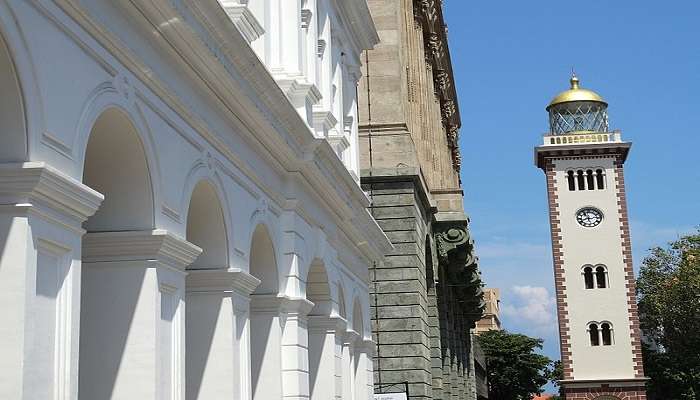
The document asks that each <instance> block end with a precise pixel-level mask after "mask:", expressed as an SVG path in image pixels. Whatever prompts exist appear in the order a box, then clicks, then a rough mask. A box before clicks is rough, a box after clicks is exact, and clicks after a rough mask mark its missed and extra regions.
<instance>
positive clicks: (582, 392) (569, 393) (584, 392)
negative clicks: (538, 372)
mask: <svg viewBox="0 0 700 400" xmlns="http://www.w3.org/2000/svg"><path fill="white" fill-rule="evenodd" d="M602 396H611V397H613V398H616V399H620V400H646V399H647V395H646V391H645V389H644V386H635V387H613V388H611V387H608V386H607V385H602V387H589V388H566V387H565V388H564V397H565V398H566V400H583V399H585V400H595V399H598V398H600V397H602ZM606 398H607V397H603V399H606Z"/></svg>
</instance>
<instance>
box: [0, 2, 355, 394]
mask: <svg viewBox="0 0 700 400" xmlns="http://www.w3.org/2000/svg"><path fill="white" fill-rule="evenodd" d="M4 7H5V6H2V5H0V8H3V11H5V10H4ZM5 17H6V14H5V13H0V19H2V23H1V24H0V29H2V31H3V32H2V35H0V86H1V87H2V88H3V93H2V99H1V100H2V103H1V104H0V128H1V129H0V130H1V131H2V138H3V142H2V146H0V162H2V163H14V162H23V161H27V160H29V159H30V155H31V157H34V155H35V154H39V151H38V150H37V146H36V145H35V144H36V143H37V142H38V137H41V134H42V133H43V131H44V129H41V128H40V125H41V122H40V121H41V118H40V115H41V112H40V110H41V108H40V107H39V106H37V105H36V104H34V102H35V101H37V99H38V98H39V96H38V95H37V94H36V93H38V90H34V89H35V88H34V86H32V83H33V82H35V81H36V80H35V79H32V78H31V77H30V78H27V76H28V74H31V71H32V69H31V68H30V67H29V65H30V62H29V61H28V60H26V59H25V58H26V57H27V54H28V53H26V52H20V51H17V49H14V48H13V49H12V50H13V51H12V52H11V51H10V49H9V48H8V45H7V42H6V41H5V37H4V36H5V34H7V30H8V29H10V28H12V27H14V25H12V24H10V23H8V21H7V20H6V18H5ZM13 35H14V36H17V33H16V32H14V31H13ZM13 43H18V41H17V40H14V41H13ZM17 57H19V59H18V58H17ZM16 65H18V66H19V68H15V66H16ZM20 73H21V74H22V75H23V77H24V78H26V79H23V80H22V85H20V78H19V76H20ZM107 86H109V85H108V84H107V85H105V87H106V88H104V90H97V91H96V92H95V93H94V96H95V97H94V98H91V99H90V101H89V102H88V103H89V106H88V107H87V108H86V109H85V112H84V113H83V115H84V116H87V117H85V118H84V119H82V120H81V124H86V125H87V126H86V127H85V129H82V128H81V127H80V126H79V127H78V131H79V133H78V139H77V143H73V144H74V149H78V151H80V153H78V154H68V153H70V152H71V151H72V150H71V149H69V150H68V153H66V154H68V155H69V156H71V157H67V158H68V159H75V160H76V163H75V166H74V167H73V168H74V169H73V170H70V171H69V170H68V169H65V168H61V169H62V172H68V173H69V174H70V173H72V174H73V175H74V177H75V178H77V179H79V180H82V183H83V184H85V185H86V186H88V187H90V188H92V189H94V190H96V191H98V192H100V193H101V194H103V195H104V201H103V202H102V203H101V205H100V207H99V209H98V210H97V212H96V213H95V214H94V215H92V216H91V217H89V218H88V219H87V220H86V221H85V222H84V224H83V229H84V230H85V232H86V233H85V236H84V241H83V248H85V241H86V240H88V239H90V238H95V237H98V236H99V237H101V238H104V237H109V236H113V237H122V238H123V237H129V236H131V237H134V238H147V237H148V235H147V233H148V232H153V231H154V229H155V228H157V223H156V214H155V205H156V204H160V199H159V198H158V197H159V192H160V188H159V186H158V185H159V184H160V178H161V174H160V172H159V171H158V162H157V158H156V156H160V154H157V153H156V152H155V148H154V145H153V144H152V143H151V142H149V140H148V139H150V137H149V135H148V134H147V129H143V128H144V127H143V124H144V122H143V121H142V120H140V119H139V118H133V117H132V116H133V115H135V113H134V112H132V111H133V110H132V109H131V108H130V107H129V105H127V104H122V103H124V99H122V98H121V97H119V95H118V94H116V90H115V89H114V88H113V87H111V86H110V87H107ZM27 91H29V92H31V93H30V94H28V95H27V96H24V95H23V94H24V93H25V92H26V93H29V92H27ZM103 94H105V96H102V95H103ZM90 116H94V118H93V119H91V117H90ZM37 121H39V122H37ZM83 132H84V133H83ZM83 150H84V151H83ZM169 156H174V155H173V154H170V155H169ZM64 166H65V164H62V165H61V167H64ZM69 168H70V167H69ZM75 171H77V173H76V172H75ZM184 192H185V193H183V199H184V201H183V203H185V204H184V207H183V209H182V211H183V212H186V214H184V218H183V219H184V221H185V224H186V226H185V229H184V236H185V237H184V239H185V241H186V242H188V243H190V244H193V245H195V246H197V247H198V248H200V249H201V253H200V254H199V256H197V257H196V258H195V259H194V261H193V262H192V263H191V264H189V265H187V267H186V269H185V270H184V271H176V270H174V269H167V268H166V269H163V270H162V271H161V270H160V269H159V270H158V271H157V272H152V268H150V269H149V267H148V266H149V265H151V264H152V262H153V260H150V259H149V260H146V261H145V262H144V261H143V260H140V259H137V258H131V259H129V258H128V257H125V258H122V259H118V260H110V261H109V262H104V261H95V260H94V259H90V258H89V257H87V256H86V252H83V260H82V267H81V269H80V276H81V278H80V287H79V289H78V291H79V293H80V314H79V317H78V319H79V327H80V330H79V332H80V335H79V337H78V343H76V344H77V345H78V347H79V351H78V360H77V361H78V362H77V364H78V371H79V373H78V377H77V378H78V382H77V384H78V394H79V397H80V398H81V399H98V398H115V397H117V398H153V397H154V395H153V393H151V392H152V391H154V390H156V389H155V388H156V386H157V385H156V382H160V381H161V379H162V378H163V377H162V376H150V375H143V376H137V375H138V374H140V373H142V372H143V371H146V370H148V368H142V369H134V370H129V366H134V365H136V366H143V365H146V366H151V365H152V364H153V365H155V364H156V363H170V364H171V366H172V365H175V364H176V363H178V362H179V361H178V360H173V359H171V360H167V359H165V358H164V357H162V356H163V354H156V352H157V349H156V348H155V347H156V344H155V343H156V342H158V341H159V340H161V339H160V338H158V337H156V336H168V335H170V337H169V339H168V340H170V342H169V343H167V346H169V350H172V352H173V353H172V354H170V356H175V357H176V356H177V354H181V355H182V353H180V351H179V350H178V349H179V348H180V346H181V347H182V349H183V350H184V357H183V358H185V360H184V365H185V371H183V376H182V379H185V380H186V382H187V385H186V393H183V397H184V398H185V399H187V400H190V399H198V398H205V397H209V398H210V397H211V396H209V395H210V394H211V393H212V392H211V390H214V391H216V390H218V388H216V387H214V388H212V387H209V388H207V387H205V386H207V385H210V386H211V382H209V381H207V380H206V379H205V376H207V374H209V371H208V369H209V368H210V365H208V362H207V357H211V356H212V351H213V349H214V346H215V345H216V342H217V340H220V338H218V337H217V335H218V330H219V329H220V327H221V326H222V325H230V323H231V321H230V320H223V319H222V315H224V314H227V313H228V311H230V306H231V304H230V303H228V304H227V303H226V301H225V299H222V298H211V297H209V298H207V297H206V296H199V295H198V294H197V295H195V294H193V293H190V291H189V290H188V287H187V283H186V282H187V281H185V287H184V288H174V289H173V288H172V287H168V286H167V285H165V286H163V287H161V288H160V291H161V294H164V293H165V292H168V291H170V290H175V291H178V290H182V291H184V293H178V294H177V295H175V296H169V297H168V296H165V295H163V296H161V300H160V304H158V305H156V301H155V300H156V299H155V298H151V297H149V296H156V295H157V293H158V284H159V283H160V281H161V278H163V277H162V276H161V273H162V274H163V275H166V278H167V279H170V278H172V277H177V278H178V279H183V278H184V276H185V275H193V274H196V273H197V272H206V271H225V270H228V269H229V268H230V266H231V264H232V263H231V260H230V259H229V257H230V255H231V253H230V252H229V250H230V249H231V248H232V246H231V243H229V241H230V235H228V234H227V232H228V231H227V225H229V224H230V223H231V220H230V216H229V215H228V213H227V209H226V207H224V206H222V204H228V201H226V195H225V192H224V191H223V190H222V188H221V184H220V183H219V182H218V181H215V180H214V179H211V178H208V177H201V179H198V180H196V182H194V183H193V187H191V188H186V189H185V191H184ZM245 222H248V223H251V226H250V228H251V229H250V231H251V232H252V234H251V238H250V241H249V243H250V247H249V250H250V251H249V253H248V256H249V257H248V263H249V265H248V272H249V274H250V275H252V276H253V277H255V278H257V280H259V281H260V284H259V285H258V286H257V287H256V289H255V290H254V291H253V293H252V294H251V295H250V301H251V303H253V304H254V303H255V302H256V299H260V298H265V297H266V296H267V297H276V296H281V295H282V293H281V292H282V287H283V286H284V282H283V281H282V279H283V278H282V276H281V275H280V272H279V269H278V262H279V261H280V260H279V257H278V254H279V253H278V252H277V251H279V246H276V245H275V240H274V239H275V235H273V232H272V231H271V229H273V228H274V225H272V224H270V223H267V222H265V221H257V220H252V221H245ZM133 245H134V247H138V245H139V243H137V242H134V243H133ZM128 250H129V249H126V250H125V251H128ZM137 250H138V249H134V250H133V252H134V254H135V253H136V251H137ZM329 271H330V270H329V269H328V268H327V266H326V265H325V264H324V263H323V262H322V261H320V260H317V261H315V262H313V263H311V265H310V269H309V271H308V273H307V277H306V282H305V284H306V287H305V289H306V291H305V296H306V299H305V300H307V301H308V303H309V304H310V305H312V308H311V309H310V310H309V311H308V317H309V318H312V317H323V318H330V317H331V316H333V317H338V318H339V319H341V320H346V321H350V324H349V326H348V328H347V329H348V330H351V331H354V332H356V335H357V336H359V338H360V340H362V339H363V337H364V334H365V330H366V327H365V324H364V322H363V321H364V316H363V314H364V312H363V306H362V302H361V301H360V300H359V298H358V297H357V296H356V294H355V293H353V295H352V299H353V300H352V310H351V313H350V315H348V314H346V305H345V293H344V290H343V287H342V284H341V283H340V282H341V281H340V280H334V279H332V277H331V276H329ZM154 275H157V276H154ZM154 283H155V285H154ZM149 285H151V286H153V287H155V288H156V289H155V293H154V292H153V291H152V292H148V286H149ZM66 290H67V289H66ZM166 302H170V304H165V303H166ZM227 307H229V310H228V311H227ZM183 309H184V311H183ZM154 310H158V311H159V313H155V312H154ZM178 313H180V314H184V315H180V316H178ZM76 317H77V316H76ZM178 318H180V319H179V320H180V321H182V322H183V323H184V326H178V325H177V323H176V322H175V321H176V319H178ZM228 318H229V319H230V318H231V316H229V317H228ZM246 318H247V320H246V321H244V324H242V325H236V329H239V330H243V329H245V328H244V327H245V326H247V327H248V328H249V329H250V337H248V338H247V339H246V340H248V341H249V347H248V354H239V356H240V357H241V359H243V358H245V357H248V359H249V360H248V361H249V365H250V366H251V369H252V370H251V371H244V373H248V374H249V380H250V381H249V383H247V384H248V385H250V387H249V392H250V393H251V394H252V398H253V399H254V400H267V399H269V398H273V397H270V396H269V395H268V394H269V392H266V389H267V388H276V389H277V390H278V391H279V390H280V386H281V385H280V383H281V382H282V377H281V376H280V375H281V373H282V371H281V368H282V365H281V364H282V363H281V356H280V355H279V352H280V351H282V348H281V347H282V343H281V335H282V332H281V330H282V329H283V324H284V322H283V321H281V320H280V318H277V317H274V316H273V315H269V314H265V313H262V312H258V311H256V309H255V307H251V308H249V314H248V315H247V317H246ZM193 322H196V323H193ZM61 323H63V322H61ZM138 326H147V327H149V329H148V331H135V329H134V328H135V327H138ZM180 330H181V331H182V333H184V338H182V336H183V335H180V334H179V333H178V331H180ZM275 331H276V332H275ZM235 335H236V336H237V337H240V336H241V332H238V331H237V332H235ZM275 336H276V337H275ZM176 337H180V338H182V339H183V341H184V343H177V342H175V341H174V340H175V338H176ZM324 345H325V344H324V343H317V342H311V341H309V342H308V356H309V359H308V360H307V361H308V368H309V370H308V376H309V391H310V393H311V398H312V399H320V398H328V397H327V396H326V397H324V394H323V393H321V394H319V393H315V392H314V388H315V387H316V386H317V385H316V383H317V381H318V380H320V378H319V377H320V370H319V365H320V363H319V361H318V359H314V358H318V357H321V355H322V353H323V352H324V351H326V348H325V347H323V346H324ZM319 346H321V347H323V348H322V349H319ZM344 351H345V350H344ZM271 353H277V355H276V356H275V357H272V358H268V355H270V354H271ZM174 354H175V355H174ZM214 355H215V354H214ZM269 360H273V361H275V360H276V361H277V362H276V363H269V362H268V361H269ZM358 360H359V358H354V359H352V361H351V362H352V363H353V365H352V366H350V367H349V369H350V370H352V369H353V368H354V371H350V372H353V374H352V377H355V376H359V375H358V374H359V373H360V372H361V371H360V369H361V368H360V367H361V365H360V364H359V362H358ZM220 361H222V363H221V364H226V365H227V368H229V366H228V365H229V364H231V365H232V364H234V363H235V362H237V361H241V360H220ZM151 370H154V368H151ZM273 375H275V376H273ZM170 378H172V379H175V380H177V379H180V378H178V377H176V376H171V377H170ZM182 379H181V380H182ZM353 379H354V378H353ZM235 384H241V385H246V383H245V382H244V381H240V382H237V383H236V382H233V381H220V382H216V385H217V386H221V387H224V386H227V385H235ZM47 385H48V383H47ZM171 386H172V387H171V388H170V390H177V389H176V388H174V387H175V385H171ZM207 390H209V392H207ZM135 392H136V393H140V394H144V393H148V395H143V396H136V397H134V396H130V395H129V393H135ZM319 396H321V397H319ZM214 397H215V398H218V397H217V396H214ZM279 397H281V396H279ZM360 398H361V396H360Z"/></svg>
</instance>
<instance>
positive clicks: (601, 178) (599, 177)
mask: <svg viewBox="0 0 700 400" xmlns="http://www.w3.org/2000/svg"><path fill="white" fill-rule="evenodd" d="M595 179H596V182H597V183H598V190H603V189H605V175H604V174H603V170H602V169H597V170H595Z"/></svg>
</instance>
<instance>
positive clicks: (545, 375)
mask: <svg viewBox="0 0 700 400" xmlns="http://www.w3.org/2000/svg"><path fill="white" fill-rule="evenodd" d="M478 338H479V339H478V340H479V344H480V345H481V348H482V349H483V350H484V354H485V355H486V365H487V369H488V383H489V398H491V399H498V400H529V399H531V398H532V396H533V395H535V394H540V393H542V386H544V385H545V384H546V383H547V381H549V379H550V376H551V374H552V371H551V370H550V369H549V366H550V365H551V363H552V361H551V360H550V359H549V358H548V357H545V356H543V355H541V354H537V353H536V352H535V351H536V349H542V339H536V338H531V337H528V336H525V335H521V334H515V333H509V332H507V331H488V332H484V333H482V334H480V335H479V336H478Z"/></svg>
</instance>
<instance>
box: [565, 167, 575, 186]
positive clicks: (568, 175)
mask: <svg viewBox="0 0 700 400" xmlns="http://www.w3.org/2000/svg"><path fill="white" fill-rule="evenodd" d="M566 179H567V181H568V182H569V190H571V191H573V190H576V182H575V180H574V171H569V172H567V173H566Z"/></svg>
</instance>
